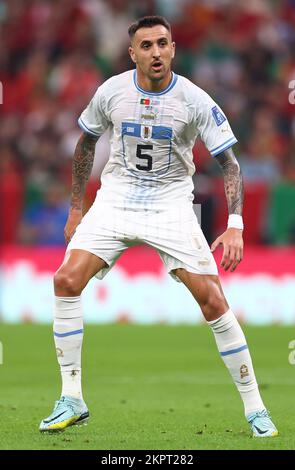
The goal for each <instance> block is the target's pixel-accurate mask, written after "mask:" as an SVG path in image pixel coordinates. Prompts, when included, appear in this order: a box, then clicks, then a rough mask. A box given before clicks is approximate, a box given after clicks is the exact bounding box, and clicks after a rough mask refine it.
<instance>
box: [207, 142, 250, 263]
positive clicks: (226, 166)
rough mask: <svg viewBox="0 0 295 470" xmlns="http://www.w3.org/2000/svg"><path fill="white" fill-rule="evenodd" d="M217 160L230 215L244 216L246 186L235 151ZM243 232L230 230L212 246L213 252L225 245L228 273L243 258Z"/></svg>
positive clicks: (227, 152)
mask: <svg viewBox="0 0 295 470" xmlns="http://www.w3.org/2000/svg"><path fill="white" fill-rule="evenodd" d="M215 158H216V160H217V161H218V163H219V165H220V166H221V169H222V172H223V177H224V189H225V195H226V200H227V206H228V213H229V214H237V215H240V216H241V215H242V211H243V199H244V186H243V179H242V175H241V171H240V166H239V163H238V162H237V160H236V157H235V155H234V152H233V150H232V149H231V148H230V149H228V150H225V151H224V152H222V153H220V154H219V155H217V156H216V157H215ZM242 233H243V231H242V230H240V229H236V228H228V229H227V230H226V231H225V232H224V233H223V234H222V235H220V236H219V237H218V238H217V239H216V240H215V241H214V243H213V244H212V246H211V251H212V252H213V251H214V250H215V249H216V248H217V246H218V245H220V244H221V245H223V256H222V260H221V266H222V267H223V268H224V270H225V271H227V270H228V269H229V268H230V270H231V271H234V270H235V269H236V267H237V265H238V264H239V263H240V262H241V260H242V258H243V237H242Z"/></svg>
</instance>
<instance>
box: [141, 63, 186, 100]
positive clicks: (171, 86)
mask: <svg viewBox="0 0 295 470" xmlns="http://www.w3.org/2000/svg"><path fill="white" fill-rule="evenodd" d="M177 79H178V75H176V73H174V72H172V80H171V82H170V83H169V85H168V86H167V88H165V89H164V90H162V91H160V92H158V93H156V92H154V91H153V92H151V91H146V90H144V89H143V88H140V86H139V85H138V83H137V73H136V69H135V70H134V72H133V81H134V85H135V86H136V88H137V89H138V91H140V92H141V93H143V94H145V95H149V96H160V95H165V93H168V91H170V90H172V88H173V87H174V85H175V83H176V82H177Z"/></svg>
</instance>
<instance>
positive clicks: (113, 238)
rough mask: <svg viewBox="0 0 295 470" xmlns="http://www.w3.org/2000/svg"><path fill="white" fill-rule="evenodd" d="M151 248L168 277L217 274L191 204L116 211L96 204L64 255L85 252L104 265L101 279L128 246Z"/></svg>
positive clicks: (106, 204)
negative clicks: (179, 271)
mask: <svg viewBox="0 0 295 470" xmlns="http://www.w3.org/2000/svg"><path fill="white" fill-rule="evenodd" d="M143 243H144V244H147V245H149V246H152V247H153V248H155V249H156V250H157V251H158V253H159V255H160V257H161V259H162V261H163V263H164V265H165V266H166V268H167V270H168V272H169V274H171V275H172V277H173V278H174V279H175V280H177V281H179V279H178V278H177V277H176V275H175V274H174V273H173V271H174V270H175V269H177V268H184V269H186V270H187V271H189V272H192V273H196V274H211V275H217V274H218V272H217V266H216V263H215V260H214V258H213V255H212V253H211V251H210V248H209V246H208V243H207V241H206V239H205V237H204V234H203V232H202V230H201V227H200V225H199V223H198V220H197V218H196V215H195V213H194V211H193V208H192V205H191V204H186V205H182V206H172V205H171V206H170V207H166V208H165V209H153V210H150V209H132V210H131V209H119V208H114V207H112V206H111V205H110V204H108V203H104V202H101V201H96V202H95V203H94V204H93V205H92V207H91V208H90V209H89V211H88V212H87V214H86V215H85V216H84V217H83V219H82V221H81V223H80V224H79V225H78V227H77V229H76V231H75V233H74V235H73V237H72V239H71V241H70V243H69V244H68V247H67V252H68V251H70V250H72V249H79V250H86V251H88V252H90V253H93V254H94V255H96V256H98V257H99V258H101V259H102V260H104V261H105V262H106V263H107V265H108V266H107V267H106V268H103V269H102V270H100V271H99V272H98V273H97V274H96V277H97V278H98V279H102V278H103V277H104V276H105V275H106V274H107V272H108V271H109V270H110V269H111V268H112V266H113V265H114V263H115V262H116V260H117V259H118V258H119V256H120V255H121V254H122V253H123V252H124V251H125V250H126V249H127V248H128V247H130V246H134V245H140V244H143Z"/></svg>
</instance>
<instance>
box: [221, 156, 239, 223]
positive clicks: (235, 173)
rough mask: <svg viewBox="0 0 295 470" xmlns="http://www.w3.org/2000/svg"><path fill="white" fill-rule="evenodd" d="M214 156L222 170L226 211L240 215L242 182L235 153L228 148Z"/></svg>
mask: <svg viewBox="0 0 295 470" xmlns="http://www.w3.org/2000/svg"><path fill="white" fill-rule="evenodd" d="M215 158H216V160H217V161H218V163H219V165H220V167H221V169H222V172H223V177H224V189H225V195H226V200H227V206H228V213H229V214H239V215H242V212H243V200H244V184H243V178H242V174H241V170H240V166H239V163H238V161H237V159H236V157H235V154H234V152H233V150H232V149H231V148H230V149H227V150H225V151H224V152H221V153H220V154H219V155H217V156H216V157H215Z"/></svg>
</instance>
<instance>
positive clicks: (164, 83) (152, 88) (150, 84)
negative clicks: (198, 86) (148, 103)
mask: <svg viewBox="0 0 295 470" xmlns="http://www.w3.org/2000/svg"><path fill="white" fill-rule="evenodd" d="M136 77H137V85H138V86H139V87H140V88H141V89H142V90H145V91H148V92H149V93H152V92H154V93H160V92H161V91H163V90H165V89H166V88H168V86H169V84H170V83H171V81H172V79H173V74H172V71H171V70H169V72H168V73H167V74H166V75H165V77H163V79H162V80H157V81H156V80H150V79H149V78H148V77H147V76H146V75H143V73H142V72H141V71H140V70H138V69H137V70H136Z"/></svg>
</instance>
